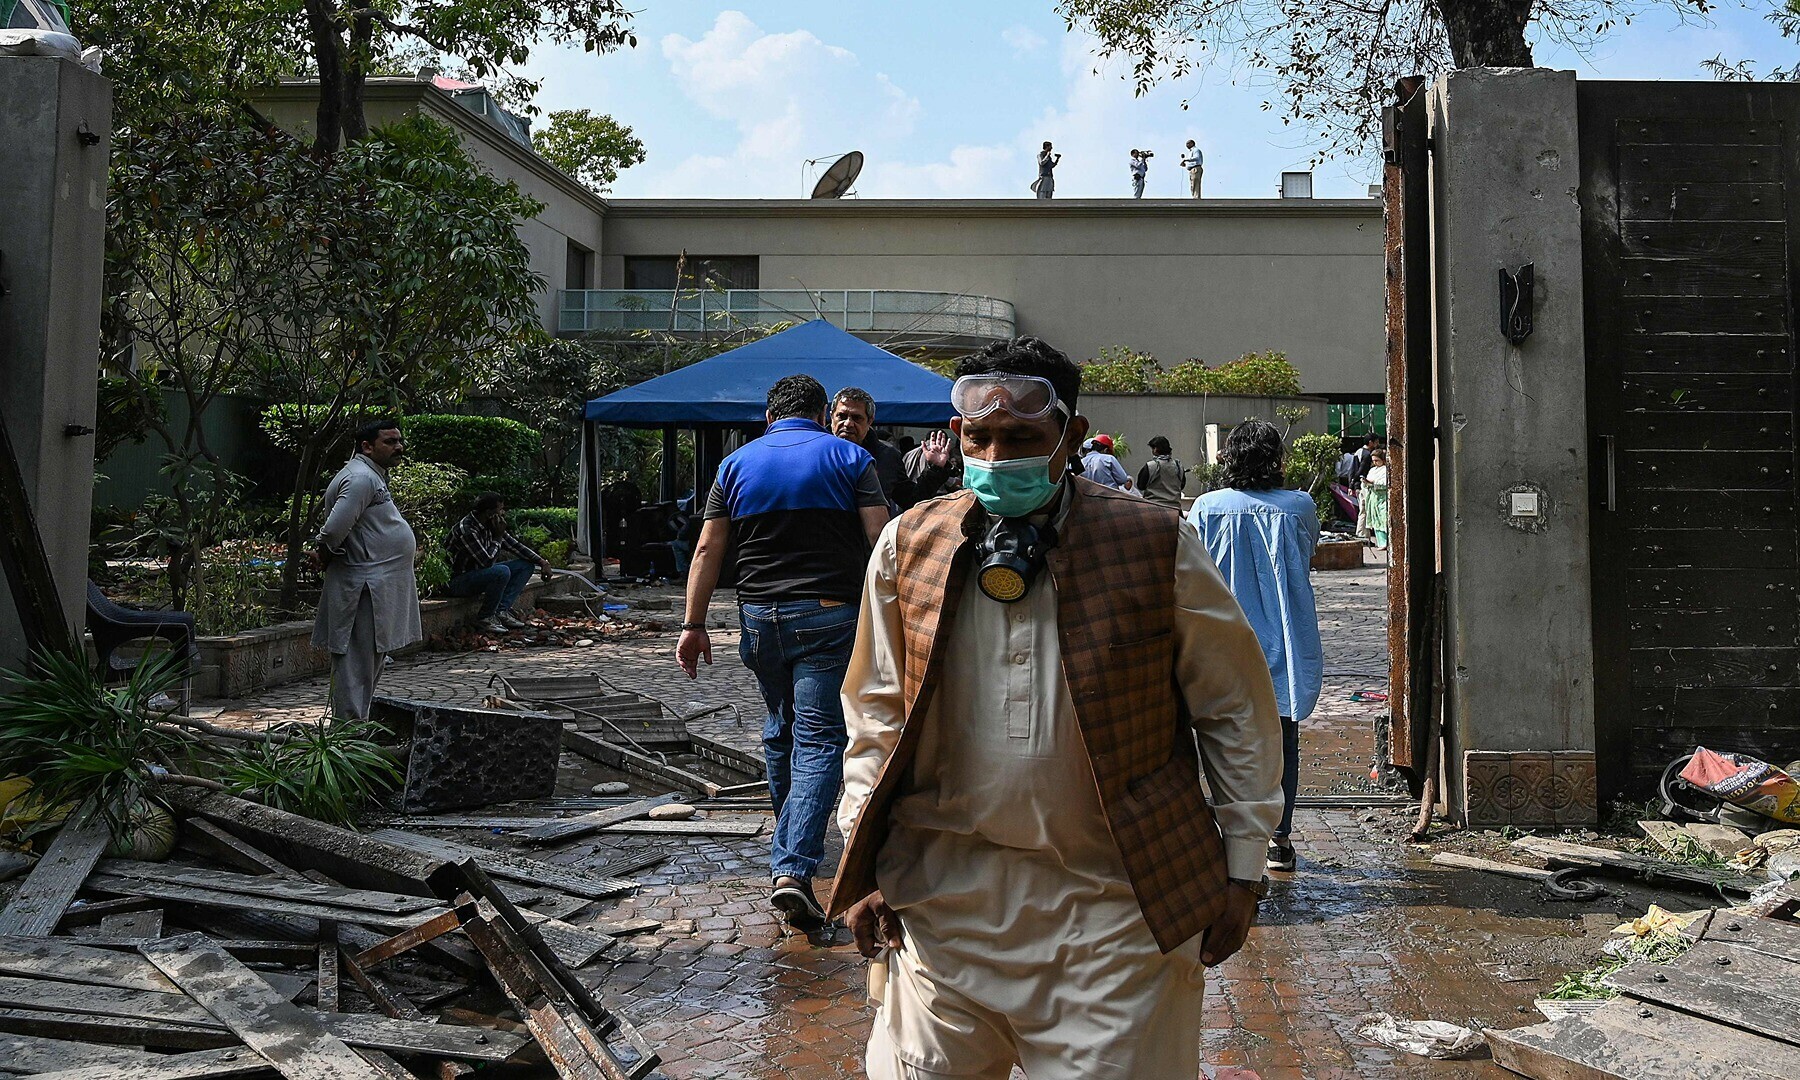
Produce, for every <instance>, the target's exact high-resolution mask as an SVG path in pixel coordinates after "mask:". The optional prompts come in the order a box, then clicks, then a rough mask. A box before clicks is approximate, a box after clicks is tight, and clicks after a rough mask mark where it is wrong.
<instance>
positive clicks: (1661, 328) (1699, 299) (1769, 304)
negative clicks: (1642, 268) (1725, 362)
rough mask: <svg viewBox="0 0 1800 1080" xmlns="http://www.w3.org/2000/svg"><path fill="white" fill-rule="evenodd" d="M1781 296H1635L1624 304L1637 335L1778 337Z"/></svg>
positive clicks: (1782, 319)
mask: <svg viewBox="0 0 1800 1080" xmlns="http://www.w3.org/2000/svg"><path fill="white" fill-rule="evenodd" d="M1785 299H1786V298H1785V297H1782V296H1767V295H1765V296H1636V297H1632V298H1631V299H1630V300H1628V301H1627V302H1626V307H1627V309H1628V310H1629V311H1630V312H1631V322H1630V326H1631V328H1632V329H1633V330H1635V331H1637V332H1638V333H1640V334H1753V335H1757V334H1761V335H1767V334H1780V333H1783V332H1785V331H1786V330H1787V325H1788V322H1787V304H1786V303H1785Z"/></svg>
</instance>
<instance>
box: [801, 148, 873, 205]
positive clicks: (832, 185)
mask: <svg viewBox="0 0 1800 1080" xmlns="http://www.w3.org/2000/svg"><path fill="white" fill-rule="evenodd" d="M862 166H863V156H862V151H861V150H852V151H850V152H849V153H848V154H845V155H844V156H843V157H841V158H838V159H837V160H836V161H834V162H832V163H831V168H829V169H826V170H825V175H824V176H821V177H819V182H818V183H816V184H814V185H813V189H812V197H813V198H815V199H839V198H842V197H843V196H845V195H847V194H849V192H850V185H851V184H854V183H856V176H857V174H858V173H860V172H862Z"/></svg>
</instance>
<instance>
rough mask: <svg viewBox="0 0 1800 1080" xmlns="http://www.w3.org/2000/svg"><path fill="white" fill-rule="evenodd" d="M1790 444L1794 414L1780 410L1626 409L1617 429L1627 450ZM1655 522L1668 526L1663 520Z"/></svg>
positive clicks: (1752, 447) (1769, 447)
mask: <svg viewBox="0 0 1800 1080" xmlns="http://www.w3.org/2000/svg"><path fill="white" fill-rule="evenodd" d="M1784 363H1785V361H1784ZM1667 370H1670V371H1675V370H1678V369H1675V368H1672V367H1671V368H1669V369H1667ZM1771 374H1773V375H1781V374H1786V371H1785V370H1784V371H1781V372H1774V373H1771ZM1793 445H1794V418H1793V417H1792V416H1784V415H1782V414H1781V413H1766V412H1765V413H1728V412H1711V413H1704V414H1691V415H1686V416H1684V415H1681V414H1679V413H1627V414H1625V416H1624V417H1623V418H1622V420H1621V424H1620V432H1619V446H1620V448H1622V449H1627V450H1771V451H1779V450H1786V449H1790V448H1792V447H1793ZM1739 497H1740V498H1742V497H1744V496H1739ZM1654 524H1656V525H1659V526H1663V527H1670V523H1669V522H1664V521H1658V522H1655V523H1654ZM1790 524H1791V522H1790ZM1693 527H1701V526H1693ZM1767 527H1769V526H1765V528H1767Z"/></svg>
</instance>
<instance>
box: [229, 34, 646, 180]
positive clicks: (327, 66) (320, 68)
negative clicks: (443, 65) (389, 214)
mask: <svg viewBox="0 0 1800 1080" xmlns="http://www.w3.org/2000/svg"><path fill="white" fill-rule="evenodd" d="M261 2H262V3H265V4H267V5H268V6H269V7H270V8H271V9H272V10H277V11H288V12H291V11H293V10H295V8H294V5H293V3H292V0H261ZM301 8H303V9H304V10H303V15H304V19H305V22H304V27H305V30H304V32H305V37H306V40H307V44H308V47H309V48H310V50H311V54H312V60H313V67H314V71H315V72H316V74H317V75H318V79H319V111H318V124H317V128H316V129H315V132H314V138H315V140H316V142H315V148H316V149H317V150H319V151H321V152H329V151H332V150H335V149H337V147H338V146H339V145H340V144H341V143H346V142H350V143H353V142H357V141H359V140H361V139H363V138H365V137H366V136H367V135H368V133H369V125H368V121H367V119H365V117H364V115H363V85H364V83H365V82H366V81H367V79H368V77H369V75H370V74H371V72H372V71H374V70H377V69H378V67H379V65H380V64H381V62H382V60H383V58H384V57H387V56H390V55H392V54H393V53H395V52H397V51H399V50H404V49H407V48H409V47H416V46H424V47H426V48H428V49H430V50H433V51H435V52H437V53H440V54H443V55H445V56H449V57H453V58H455V59H457V60H459V61H461V62H462V63H463V64H464V65H465V66H466V67H467V68H468V70H469V71H471V72H472V73H473V74H475V75H476V76H477V77H478V78H485V77H488V76H490V75H493V74H496V73H499V72H502V71H504V70H505V69H506V68H507V67H508V66H516V65H519V64H523V63H525V62H526V60H528V59H530V56H531V46H532V45H534V44H536V43H538V42H550V43H552V44H558V45H560V44H567V43H570V42H576V41H579V42H581V44H582V47H583V48H585V49H586V50H587V51H589V52H609V51H611V50H613V49H616V48H618V47H619V46H621V45H633V46H635V45H636V44H637V38H636V37H635V36H634V35H633V34H632V33H631V32H630V31H629V30H628V29H627V27H628V25H629V23H630V20H631V12H630V10H629V9H627V8H626V6H625V5H624V3H622V2H621V0H537V2H532V0H418V2H413V3H395V2H391V0H390V2H384V3H375V2H374V0H363V2H362V4H361V6H358V4H357V2H356V0H301ZM514 83H515V85H517V86H521V87H523V88H524V91H525V92H526V93H527V94H529V93H531V92H533V91H535V90H536V87H537V84H536V83H535V82H532V81H529V80H520V79H516V78H515V80H514Z"/></svg>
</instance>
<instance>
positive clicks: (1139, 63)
mask: <svg viewBox="0 0 1800 1080" xmlns="http://www.w3.org/2000/svg"><path fill="white" fill-rule="evenodd" d="M1659 4H1660V5H1664V6H1668V7H1671V8H1673V9H1674V10H1676V11H1677V12H1680V13H1683V14H1686V13H1693V14H1701V13H1704V12H1706V11H1708V10H1710V8H1711V6H1712V3H1711V0H1322V2H1307V0H1061V2H1060V3H1059V4H1058V6H1057V11H1058V12H1059V13H1060V14H1061V15H1062V16H1063V17H1064V18H1065V19H1066V20H1067V21H1068V24H1069V26H1070V28H1071V29H1083V30H1087V31H1090V32H1092V33H1093V34H1094V35H1095V36H1096V37H1097V38H1098V39H1099V42H1100V45H1099V50H1100V53H1101V55H1103V56H1113V55H1122V56H1127V57H1130V58H1132V60H1133V76H1134V78H1135V80H1136V82H1137V88H1138V92H1139V93H1143V92H1144V91H1146V90H1148V89H1149V88H1150V87H1151V86H1152V85H1154V84H1156V83H1157V82H1159V81H1161V80H1162V79H1164V78H1178V77H1180V76H1183V75H1186V74H1189V73H1190V72H1193V71H1195V70H1198V69H1200V68H1203V67H1206V66H1208V65H1210V64H1213V63H1217V62H1219V61H1229V60H1238V61H1240V62H1241V63H1243V64H1244V65H1245V66H1247V67H1248V68H1250V69H1251V70H1252V71H1257V72H1261V73H1264V74H1266V75H1267V76H1269V77H1271V78H1272V80H1273V82H1274V83H1275V85H1276V87H1277V88H1278V90H1279V93H1280V96H1281V97H1282V98H1283V99H1285V101H1284V104H1283V106H1282V108H1283V112H1284V116H1283V122H1284V123H1286V122H1293V121H1299V122H1301V123H1305V124H1310V125H1313V126H1315V127H1316V128H1317V129H1318V132H1319V135H1320V137H1321V138H1322V140H1323V142H1324V148H1323V150H1322V151H1321V156H1327V155H1330V154H1332V153H1336V152H1351V153H1358V152H1363V151H1367V150H1369V149H1371V148H1372V147H1373V145H1374V143H1375V141H1376V139H1377V138H1378V137H1379V135H1380V127H1381V107H1382V106H1384V105H1386V104H1388V101H1389V98H1390V96H1391V94H1392V92H1393V87H1394V84H1395V82H1396V81H1397V80H1399V79H1401V78H1403V77H1405V76H1408V75H1425V76H1427V77H1430V76H1434V75H1437V74H1438V73H1440V72H1442V71H1445V70H1448V69H1450V68H1464V67H1483V66H1491V67H1530V66H1531V64H1532V55H1531V37H1532V36H1536V37H1538V38H1548V39H1552V40H1556V41H1561V42H1565V43H1568V44H1571V45H1574V46H1575V47H1577V48H1581V47H1583V46H1586V45H1589V44H1592V43H1593V42H1595V41H1597V40H1598V39H1599V38H1601V37H1603V36H1605V35H1606V33H1607V32H1608V31H1610V30H1612V29H1613V28H1614V27H1615V26H1616V25H1618V24H1619V23H1621V22H1628V21H1630V20H1631V19H1632V18H1633V17H1634V16H1635V15H1636V13H1637V12H1639V11H1641V10H1644V9H1647V8H1650V7H1652V6H1656V5H1659ZM1533 31H1535V34H1534V33H1533ZM1264 107H1265V108H1271V109H1272V108H1274V107H1275V106H1274V105H1273V104H1272V103H1268V102H1265V103H1264Z"/></svg>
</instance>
